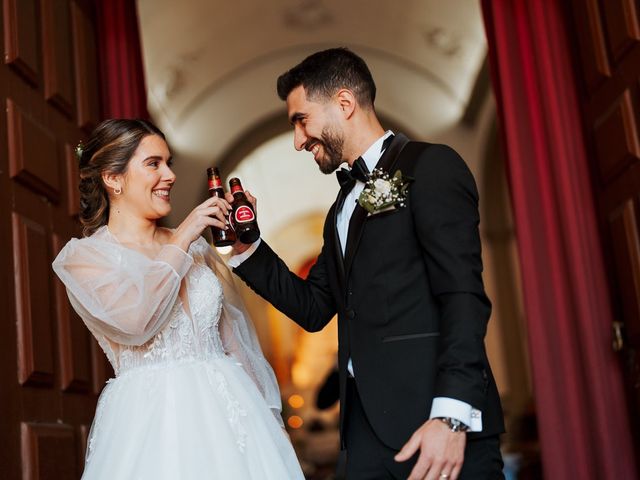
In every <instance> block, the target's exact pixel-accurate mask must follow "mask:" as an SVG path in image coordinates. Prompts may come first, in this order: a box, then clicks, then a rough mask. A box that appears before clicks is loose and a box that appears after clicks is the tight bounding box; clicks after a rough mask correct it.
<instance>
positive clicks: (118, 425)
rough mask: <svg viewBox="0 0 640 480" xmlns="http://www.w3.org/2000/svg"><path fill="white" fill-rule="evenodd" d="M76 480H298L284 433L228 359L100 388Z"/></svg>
mask: <svg viewBox="0 0 640 480" xmlns="http://www.w3.org/2000/svg"><path fill="white" fill-rule="evenodd" d="M82 478H83V479H85V480H94V479H105V480H106V479H109V480H115V479H126V480H134V479H140V480H143V479H149V480H151V479H153V480H162V479H171V480H190V479H194V480H196V479H198V480H200V479H225V480H227V479H229V480H233V479H238V480H249V479H260V480H269V479H273V480H284V479H303V478H304V476H303V474H302V471H301V469H300V466H299V463H298V461H297V459H296V456H295V453H294V451H293V448H292V446H291V443H290V442H289V439H288V438H287V436H286V434H285V433H284V431H283V430H282V428H281V427H280V424H279V423H278V421H277V420H276V419H275V417H274V416H273V413H272V412H271V410H270V409H269V408H268V406H267V405H266V403H265V401H264V399H263V397H262V395H261V394H260V392H259V391H258V389H257V388H256V387H255V385H254V384H253V382H252V381H251V379H250V378H249V377H248V376H247V375H246V373H245V371H244V370H243V369H242V368H241V367H240V366H238V365H237V364H236V363H234V361H233V360H232V359H230V358H223V359H216V360H211V361H189V362H174V363H169V364H162V365H155V366H145V367H139V368H135V369H133V370H129V371H127V372H126V373H124V374H121V375H119V376H118V377H117V378H115V379H112V380H110V381H109V383H108V384H107V386H106V387H105V389H104V391H103V393H102V395H101V396H100V401H99V402H98V408H97V410H96V416H95V419H94V422H93V426H92V428H91V434H90V440H89V445H88V449H87V460H86V464H85V470H84V474H83V477H82Z"/></svg>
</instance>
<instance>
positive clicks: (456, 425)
mask: <svg viewBox="0 0 640 480" xmlns="http://www.w3.org/2000/svg"><path fill="white" fill-rule="evenodd" d="M436 418H437V419H438V420H440V421H441V422H443V423H446V424H447V426H448V427H449V428H450V429H451V431H452V432H467V431H469V426H468V425H466V424H464V423H462V422H461V421H460V420H458V419H457V418H451V417H436Z"/></svg>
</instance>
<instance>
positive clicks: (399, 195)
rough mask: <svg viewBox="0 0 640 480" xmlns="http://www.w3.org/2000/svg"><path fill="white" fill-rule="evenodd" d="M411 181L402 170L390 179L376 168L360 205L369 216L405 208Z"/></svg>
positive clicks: (366, 186) (364, 190)
mask: <svg viewBox="0 0 640 480" xmlns="http://www.w3.org/2000/svg"><path fill="white" fill-rule="evenodd" d="M411 181H413V179H412V178H409V177H405V176H403V175H402V172H401V171H400V170H396V173H394V174H393V177H389V174H388V173H387V172H385V171H383V170H381V169H378V168H376V169H374V170H373V172H371V173H370V174H369V179H368V180H367V182H366V183H365V186H364V189H363V190H362V193H361V194H360V197H358V203H359V204H360V206H361V207H362V208H364V209H365V210H366V211H367V213H368V214H369V216H371V215H375V214H377V213H382V212H386V211H389V210H395V209H397V208H400V207H404V206H405V201H406V199H407V191H408V189H409V183H410V182H411Z"/></svg>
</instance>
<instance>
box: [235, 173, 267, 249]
mask: <svg viewBox="0 0 640 480" xmlns="http://www.w3.org/2000/svg"><path fill="white" fill-rule="evenodd" d="M229 187H231V193H232V194H233V204H232V207H233V211H232V212H231V223H232V224H233V228H234V229H235V231H236V235H237V236H238V240H240V241H241V242H242V243H253V242H255V241H256V240H258V238H260V229H259V228H258V222H257V220H256V212H255V211H254V210H253V205H252V204H251V202H250V201H249V200H248V199H247V196H246V195H245V194H244V190H243V189H242V184H241V183H240V179H239V178H232V179H230V180H229Z"/></svg>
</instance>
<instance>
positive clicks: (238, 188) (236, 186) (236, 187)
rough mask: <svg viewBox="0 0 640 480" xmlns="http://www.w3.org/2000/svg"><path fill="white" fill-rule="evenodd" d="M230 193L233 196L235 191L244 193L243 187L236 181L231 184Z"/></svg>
mask: <svg viewBox="0 0 640 480" xmlns="http://www.w3.org/2000/svg"><path fill="white" fill-rule="evenodd" d="M231 193H232V194H233V195H234V196H235V194H236V193H241V194H244V189H243V188H242V185H240V184H238V183H236V184H233V185H231Z"/></svg>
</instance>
